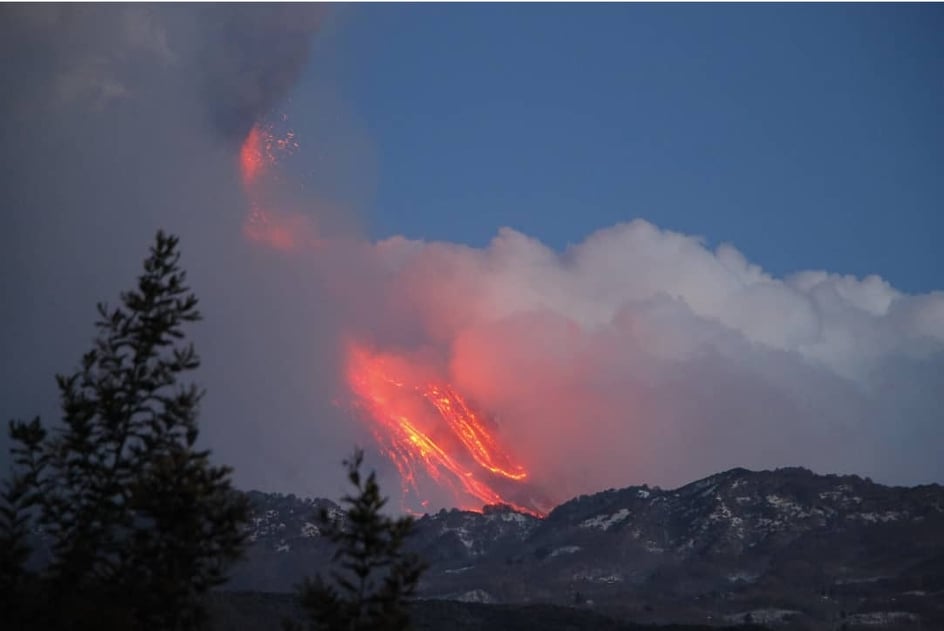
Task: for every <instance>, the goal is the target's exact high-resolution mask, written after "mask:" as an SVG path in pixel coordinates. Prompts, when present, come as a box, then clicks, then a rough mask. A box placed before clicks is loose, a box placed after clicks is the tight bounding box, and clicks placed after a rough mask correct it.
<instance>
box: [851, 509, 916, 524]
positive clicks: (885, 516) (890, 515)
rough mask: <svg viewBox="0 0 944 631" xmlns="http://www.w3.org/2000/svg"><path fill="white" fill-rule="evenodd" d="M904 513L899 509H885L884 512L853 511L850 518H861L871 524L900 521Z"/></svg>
mask: <svg viewBox="0 0 944 631" xmlns="http://www.w3.org/2000/svg"><path fill="white" fill-rule="evenodd" d="M902 516H903V515H902V513H900V512H899V511H894V510H890V511H885V512H884V513H852V514H851V515H849V516H848V518H849V519H861V520H862V521H864V522H868V523H870V524H876V523H883V524H884V523H886V522H889V521H898V520H899V519H901V518H902Z"/></svg>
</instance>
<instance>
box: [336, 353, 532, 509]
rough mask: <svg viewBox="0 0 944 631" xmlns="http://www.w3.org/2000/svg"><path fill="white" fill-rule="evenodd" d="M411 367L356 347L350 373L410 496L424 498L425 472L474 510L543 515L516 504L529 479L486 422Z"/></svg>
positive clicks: (353, 386)
mask: <svg viewBox="0 0 944 631" xmlns="http://www.w3.org/2000/svg"><path fill="white" fill-rule="evenodd" d="M404 361H405V360H404V359H403V358H399V357H394V356H390V355H379V354H373V353H371V352H369V351H368V350H367V349H365V348H364V347H362V346H357V345H354V346H352V347H351V348H350V349H349V353H348V367H347V380H348V385H349V386H350V388H351V391H352V392H353V393H354V395H355V396H356V402H355V405H356V407H358V408H359V409H360V410H361V411H362V412H363V413H364V415H365V416H366V417H367V418H368V419H369V420H370V421H371V422H372V427H371V430H372V433H373V434H374V437H375V439H376V440H377V443H378V445H379V446H380V449H381V450H382V451H383V452H384V453H385V454H386V455H387V456H388V457H389V458H390V460H391V461H392V462H393V464H394V465H395V466H396V468H397V470H398V471H399V473H400V478H401V480H402V483H403V491H404V493H405V494H408V493H410V492H411V491H412V492H413V493H415V494H417V495H419V494H420V491H419V488H418V482H419V480H418V476H419V475H420V474H425V475H426V476H427V477H428V478H429V479H430V480H432V481H434V482H435V483H436V484H438V485H439V486H440V487H442V488H445V489H447V490H448V491H450V493H451V494H452V496H453V498H454V499H455V501H456V502H457V503H458V504H460V505H465V507H466V508H471V507H473V506H474V508H479V507H480V506H481V504H508V505H510V506H512V507H514V508H515V509H517V510H520V511H523V512H528V513H531V514H534V515H541V514H542V513H541V511H540V510H539V509H538V508H537V507H534V506H530V505H522V504H523V502H522V503H516V502H515V501H513V500H511V499H510V498H509V495H520V494H516V493H515V491H516V490H520V489H519V487H520V486H521V484H522V483H523V481H524V480H525V479H526V478H527V477H528V474H527V471H525V469H524V468H523V467H522V466H520V465H517V464H515V463H513V462H512V460H511V457H510V456H509V455H508V453H506V452H505V451H504V449H502V447H501V445H500V444H499V442H498V439H497V437H496V436H495V434H494V432H493V430H492V429H491V428H490V427H489V426H488V424H487V423H486V422H485V420H484V419H482V418H481V417H480V416H479V414H478V413H477V412H476V411H475V410H473V409H472V407H471V406H470V405H469V404H468V403H466V401H465V400H464V399H463V398H462V397H461V396H460V395H459V393H457V392H456V391H455V390H454V389H452V388H451V387H449V386H448V385H446V384H443V383H436V382H434V381H429V380H426V379H418V378H416V377H415V376H412V375H411V374H409V373H411V372H413V371H410V370H409V369H408V366H406V365H405V364H404ZM470 500H474V501H475V502H478V505H471V504H470ZM424 506H425V503H424Z"/></svg>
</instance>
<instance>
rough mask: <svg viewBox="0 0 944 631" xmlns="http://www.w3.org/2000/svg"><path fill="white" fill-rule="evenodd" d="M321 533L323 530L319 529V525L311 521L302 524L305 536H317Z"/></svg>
mask: <svg viewBox="0 0 944 631" xmlns="http://www.w3.org/2000/svg"><path fill="white" fill-rule="evenodd" d="M320 534H321V531H320V530H318V526H316V525H314V524H313V523H311V522H310V521H306V522H305V523H304V524H303V525H302V536H303V537H317V536H318V535H320Z"/></svg>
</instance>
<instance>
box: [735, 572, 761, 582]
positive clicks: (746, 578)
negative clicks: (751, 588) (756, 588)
mask: <svg viewBox="0 0 944 631" xmlns="http://www.w3.org/2000/svg"><path fill="white" fill-rule="evenodd" d="M727 578H728V580H729V581H731V582H732V583H753V582H755V581H756V580H757V579H758V578H759V575H758V574H754V573H753V572H735V573H733V574H728V577H727Z"/></svg>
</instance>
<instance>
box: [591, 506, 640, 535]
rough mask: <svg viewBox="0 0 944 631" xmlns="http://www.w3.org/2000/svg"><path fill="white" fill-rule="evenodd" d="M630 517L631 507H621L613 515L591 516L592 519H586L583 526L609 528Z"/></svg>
mask: <svg viewBox="0 0 944 631" xmlns="http://www.w3.org/2000/svg"><path fill="white" fill-rule="evenodd" d="M627 517H629V509H628V508H621V509H619V510H618V511H616V512H615V513H613V514H612V515H597V516H596V517H591V518H590V519H586V520H584V521H583V522H582V523H581V524H580V527H581V528H599V529H600V530H609V529H610V527H611V526H613V525H615V524H618V523H619V522H621V521H623V520H625V519H626V518H627Z"/></svg>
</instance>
